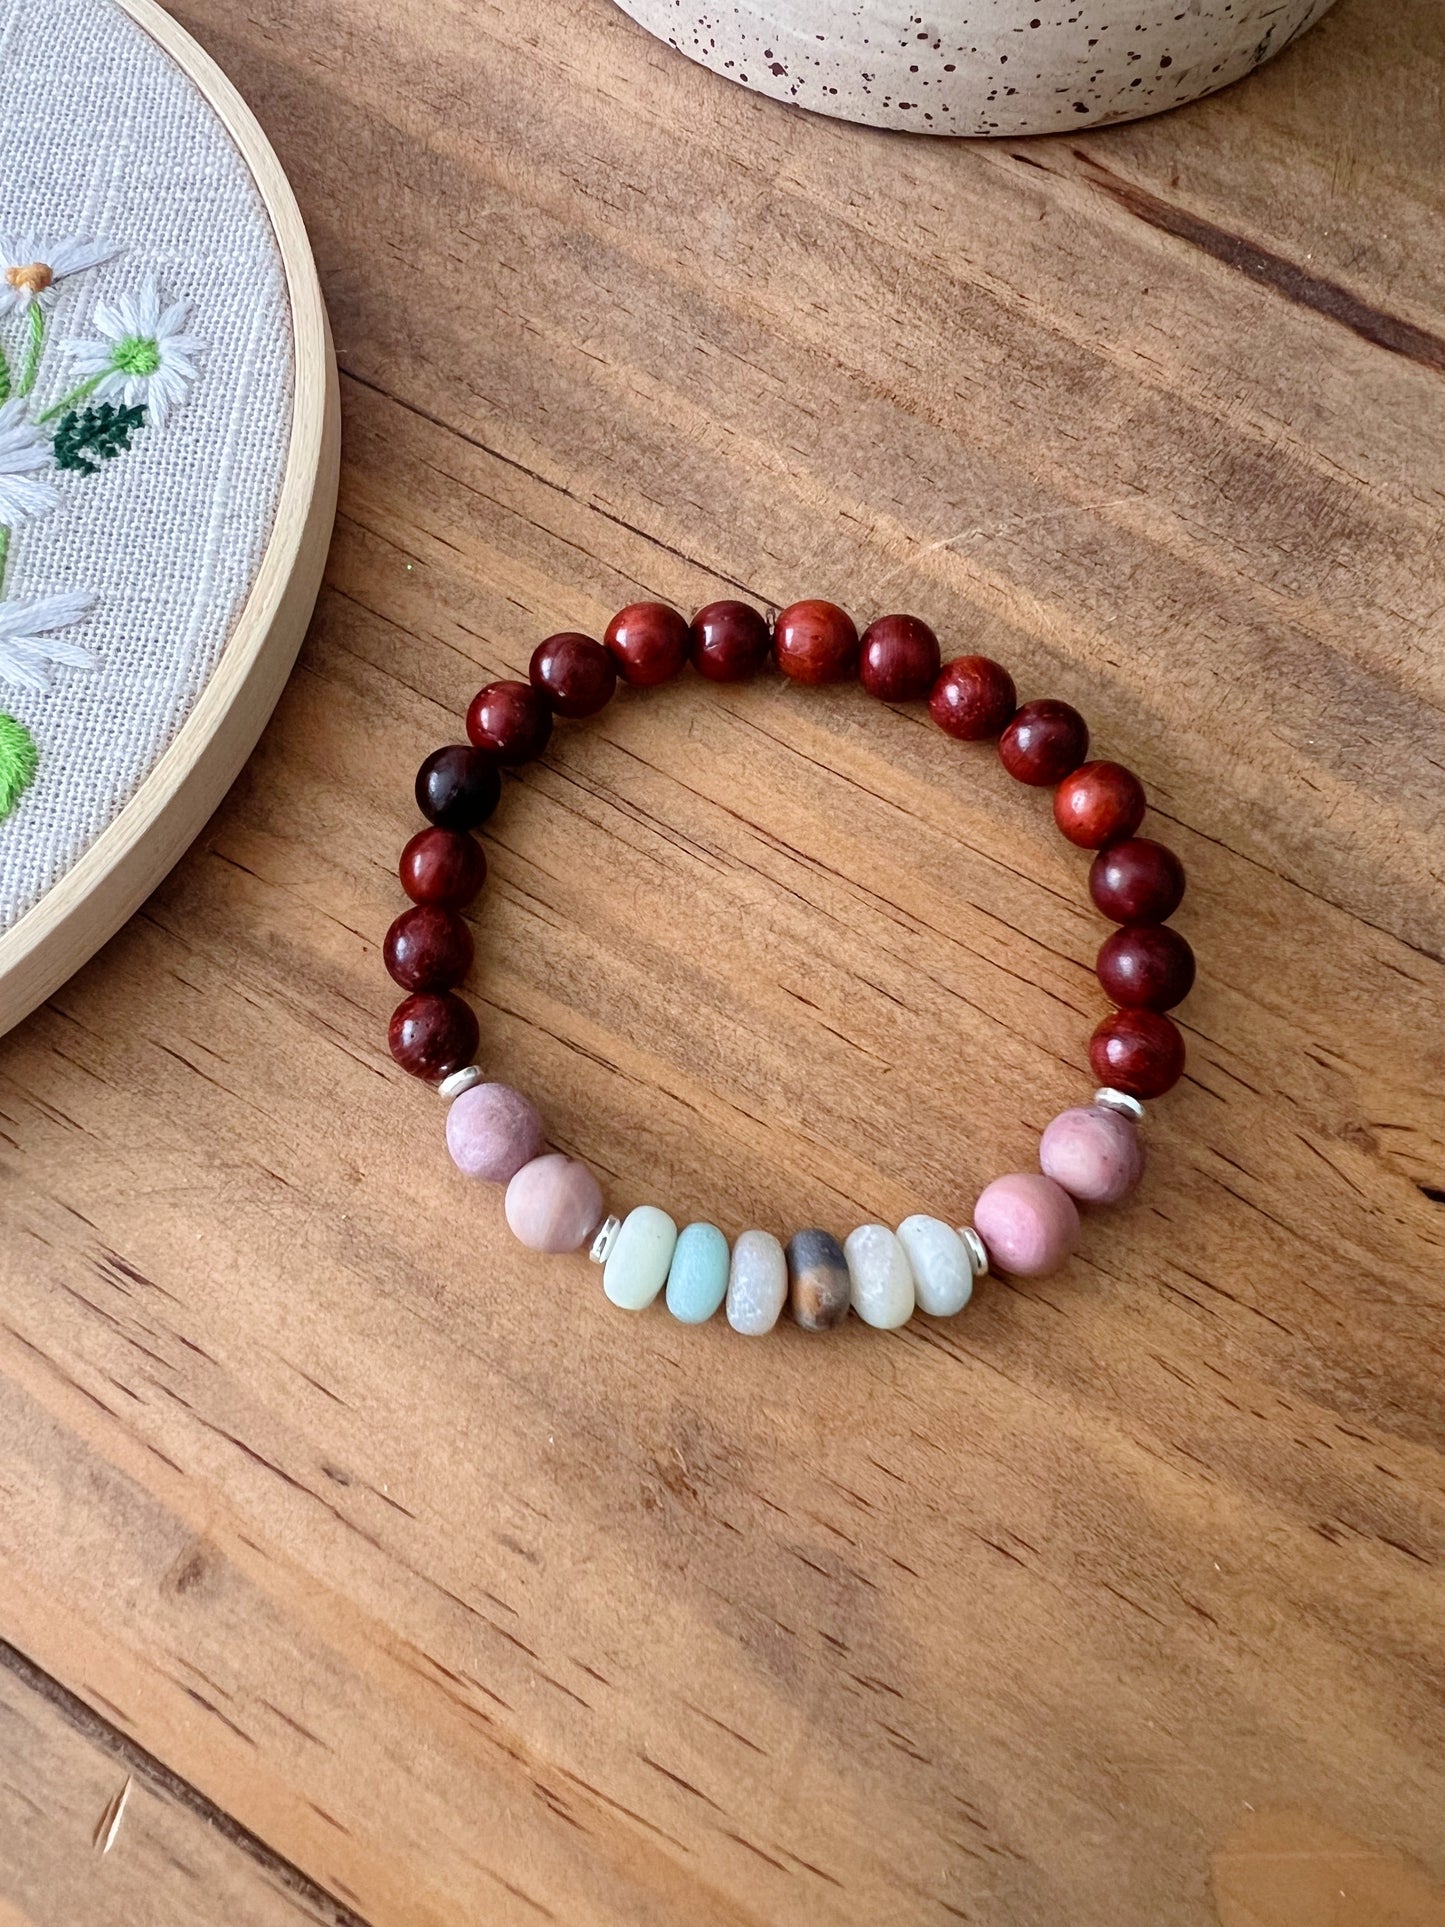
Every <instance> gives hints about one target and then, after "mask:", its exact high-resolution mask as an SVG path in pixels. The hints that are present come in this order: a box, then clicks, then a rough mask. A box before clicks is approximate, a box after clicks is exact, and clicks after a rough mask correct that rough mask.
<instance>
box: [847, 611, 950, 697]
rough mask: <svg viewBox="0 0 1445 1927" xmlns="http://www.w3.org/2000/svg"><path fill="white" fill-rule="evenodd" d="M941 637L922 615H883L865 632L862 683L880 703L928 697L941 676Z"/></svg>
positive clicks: (861, 665) (860, 669)
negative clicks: (939, 645)
mask: <svg viewBox="0 0 1445 1927" xmlns="http://www.w3.org/2000/svg"><path fill="white" fill-rule="evenodd" d="M939 661H940V651H939V647H938V637H937V636H936V635H934V633H933V631H932V630H931V629H930V628H929V626H928V624H927V623H926V622H924V621H923V620H922V618H921V617H919V616H879V618H878V620H877V621H876V622H870V623H869V625H868V627H867V628H866V629H865V630H864V631H863V643H862V649H861V653H860V655H859V658H858V680H859V682H861V683H862V685H863V687H864V688H865V689H866V690H867V691H868V694H869V695H870V696H876V697H877V699H878V701H879V702H880V703H911V702H913V701H914V700H915V699H916V698H917V697H919V696H926V695H927V694H928V692H929V690H930V689H932V687H933V684H934V681H935V679H936V677H937V675H938V664H939Z"/></svg>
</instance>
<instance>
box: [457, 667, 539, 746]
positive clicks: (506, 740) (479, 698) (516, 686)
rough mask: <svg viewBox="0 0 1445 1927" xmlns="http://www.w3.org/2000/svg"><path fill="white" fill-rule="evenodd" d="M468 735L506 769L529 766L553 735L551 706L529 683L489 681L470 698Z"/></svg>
mask: <svg viewBox="0 0 1445 1927" xmlns="http://www.w3.org/2000/svg"><path fill="white" fill-rule="evenodd" d="M467 734H468V736H470V737H471V739H472V741H473V742H474V743H475V744H476V746H477V748H478V749H484V750H485V751H486V752H487V754H488V755H489V756H495V757H496V759H497V761H498V762H499V763H503V764H505V765H506V766H507V767H508V768H515V767H516V765H517V764H519V763H530V762H531V761H532V760H533V759H534V758H535V757H538V756H540V755H541V754H542V751H543V750H544V749H545V748H546V747H547V739H548V737H549V736H550V735H551V734H552V705H551V703H549V702H548V700H547V698H546V696H545V695H544V694H543V693H542V691H541V690H540V689H537V688H535V687H534V686H533V685H532V684H531V683H529V682H513V681H510V680H507V681H503V682H489V683H488V684H487V685H486V687H485V688H484V689H479V690H478V691H477V693H476V695H475V696H473V697H472V700H471V706H470V708H469V709H468V710H467Z"/></svg>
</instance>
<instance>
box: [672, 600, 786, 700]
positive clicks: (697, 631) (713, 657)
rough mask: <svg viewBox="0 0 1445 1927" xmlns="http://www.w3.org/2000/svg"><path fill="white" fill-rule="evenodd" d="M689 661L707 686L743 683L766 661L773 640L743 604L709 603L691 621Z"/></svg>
mask: <svg viewBox="0 0 1445 1927" xmlns="http://www.w3.org/2000/svg"><path fill="white" fill-rule="evenodd" d="M691 634H692V661H693V667H694V668H695V669H696V670H697V673H698V674H699V675H700V676H706V678H707V680H708V681H709V682H746V681H747V679H748V678H749V676H753V675H756V674H757V672H758V670H759V669H761V668H762V666H763V664H764V663H765V662H766V661H767V659H768V651H769V649H771V648H772V646H773V638H772V636H771V634H770V633H769V630H768V625H767V622H766V621H765V619H764V618H763V617H762V616H761V615H760V614H759V613H758V611H757V610H756V609H754V608H752V607H751V606H750V605H749V604H748V603H746V602H710V603H708V605H707V607H706V608H705V609H699V610H698V612H697V614H696V615H695V616H694V617H693V619H692V631H691Z"/></svg>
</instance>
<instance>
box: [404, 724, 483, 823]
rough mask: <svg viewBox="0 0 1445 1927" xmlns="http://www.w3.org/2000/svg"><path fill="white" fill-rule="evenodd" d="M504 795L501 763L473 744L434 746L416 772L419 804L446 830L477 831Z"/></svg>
mask: <svg viewBox="0 0 1445 1927" xmlns="http://www.w3.org/2000/svg"><path fill="white" fill-rule="evenodd" d="M501 795H502V779H501V777H500V776H499V775H498V773H497V765H496V763H495V762H494V761H493V760H492V758H491V757H490V756H488V755H487V754H486V752H485V751H484V750H480V749H475V748H474V747H473V746H472V744H470V743H448V744H446V745H445V746H444V747H443V748H442V749H434V750H433V751H432V753H431V755H430V756H428V757H427V759H426V761H425V762H424V763H423V764H422V766H421V768H420V769H419V770H418V771H417V773H416V806H417V808H418V809H419V810H420V811H421V813H422V815H423V816H424V817H426V818H427V820H428V821H429V822H432V823H435V824H436V825H437V826H438V827H439V828H441V829H443V830H474V829H476V828H477V826H478V824H481V823H485V822H486V820H487V818H488V817H489V816H490V815H491V813H492V811H493V810H494V809H495V808H496V807H497V804H498V802H499V801H500V800H501Z"/></svg>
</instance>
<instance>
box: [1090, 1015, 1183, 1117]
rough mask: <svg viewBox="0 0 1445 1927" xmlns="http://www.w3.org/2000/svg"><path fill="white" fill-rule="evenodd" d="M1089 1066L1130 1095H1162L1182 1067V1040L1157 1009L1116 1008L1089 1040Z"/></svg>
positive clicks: (1104, 1082) (1102, 1081)
mask: <svg viewBox="0 0 1445 1927" xmlns="http://www.w3.org/2000/svg"><path fill="white" fill-rule="evenodd" d="M1089 1068H1090V1069H1091V1070H1092V1071H1093V1073H1094V1075H1095V1077H1097V1078H1098V1080H1099V1082H1100V1083H1101V1084H1110V1085H1112V1086H1113V1088H1114V1089H1115V1090H1116V1091H1127V1092H1128V1093H1129V1095H1130V1096H1131V1097H1162V1096H1163V1095H1164V1093H1165V1091H1168V1090H1172V1089H1173V1088H1174V1086H1175V1085H1176V1084H1177V1083H1178V1082H1179V1076H1180V1073H1181V1072H1182V1071H1183V1069H1184V1039H1183V1038H1182V1037H1181V1036H1180V1035H1179V1032H1178V1029H1177V1028H1176V1027H1175V1025H1173V1024H1172V1023H1171V1022H1170V1021H1169V1019H1168V1018H1167V1017H1161V1016H1160V1014H1159V1012H1158V1011H1157V1010H1116V1011H1113V1012H1112V1013H1111V1014H1110V1015H1109V1016H1108V1017H1106V1018H1105V1019H1104V1021H1103V1023H1102V1024H1100V1026H1099V1028H1098V1029H1097V1030H1096V1031H1095V1032H1094V1034H1093V1036H1092V1037H1091V1038H1090V1039H1089Z"/></svg>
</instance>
